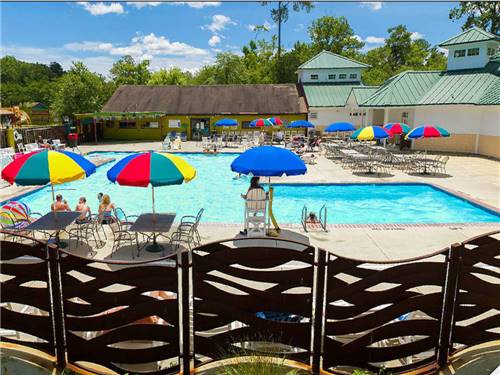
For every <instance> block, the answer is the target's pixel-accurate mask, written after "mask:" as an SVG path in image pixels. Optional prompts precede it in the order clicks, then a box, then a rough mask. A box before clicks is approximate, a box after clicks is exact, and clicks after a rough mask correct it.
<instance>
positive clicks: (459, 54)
mask: <svg viewBox="0 0 500 375" xmlns="http://www.w3.org/2000/svg"><path fill="white" fill-rule="evenodd" d="M464 56H465V50H464V49H457V50H456V51H455V52H454V53H453V57H464Z"/></svg>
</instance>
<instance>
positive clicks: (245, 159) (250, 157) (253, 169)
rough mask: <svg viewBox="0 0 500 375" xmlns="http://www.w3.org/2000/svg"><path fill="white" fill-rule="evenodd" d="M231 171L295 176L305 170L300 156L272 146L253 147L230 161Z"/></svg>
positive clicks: (270, 175) (261, 174)
mask: <svg viewBox="0 0 500 375" xmlns="http://www.w3.org/2000/svg"><path fill="white" fill-rule="evenodd" d="M231 170H232V171H233V172H237V173H242V174H252V175H254V176H266V177H272V176H283V175H287V176H296V175H300V174H305V173H306V172H307V168H306V165H305V164H304V162H303V161H302V159H301V158H300V157H298V156H297V155H296V154H294V153H293V152H292V151H290V150H286V149H284V148H280V147H274V146H260V147H254V148H251V149H250V150H247V151H245V152H244V153H242V154H241V155H240V156H238V157H237V158H236V159H234V160H233V162H232V163H231Z"/></svg>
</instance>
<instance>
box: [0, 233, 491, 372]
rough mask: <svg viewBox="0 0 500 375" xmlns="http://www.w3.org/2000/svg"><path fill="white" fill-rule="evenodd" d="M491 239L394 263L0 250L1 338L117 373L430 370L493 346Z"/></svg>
mask: <svg viewBox="0 0 500 375" xmlns="http://www.w3.org/2000/svg"><path fill="white" fill-rule="evenodd" d="M498 237H499V232H496V233H490V234H486V235H483V236H480V237H477V238H474V239H472V240H469V241H466V242H464V243H462V244H456V245H452V246H450V247H449V248H448V249H445V250H441V251H438V252H436V253H434V254H430V255H428V256H425V257H420V258H414V259H411V260H405V261H398V262H372V261H361V260H353V259H347V258H345V257H342V256H337V255H335V254H333V253H329V252H327V251H324V250H322V249H318V248H314V247H312V246H308V245H304V244H300V243H297V242H292V241H284V240H279V241H277V240H269V239H259V240H255V239H232V240H226V241H221V242H217V243H211V244H207V245H203V246H200V247H198V248H196V249H194V250H193V251H192V252H189V253H187V252H185V253H182V254H179V255H176V256H173V257H166V258H160V259H156V260H154V261H145V262H134V263H133V262H120V261H106V260H103V261H101V260H93V259H87V258H81V257H79V256H76V255H73V254H71V253H69V252H67V251H64V250H61V249H56V248H54V247H49V246H47V245H46V244H43V243H41V242H37V241H35V242H34V244H28V241H29V239H27V238H24V240H23V241H24V242H16V243H14V242H9V241H2V242H1V252H0V255H1V261H2V264H1V277H2V282H1V290H0V291H1V297H2V301H1V303H2V307H1V320H0V327H1V329H2V334H3V335H4V336H3V337H2V340H4V341H8V342H13V343H18V344H21V345H24V346H28V347H32V348H35V349H38V350H42V351H43V352H46V353H48V354H50V355H53V356H55V358H56V361H57V364H58V365H59V366H61V367H62V366H64V365H65V364H66V362H67V361H68V362H71V363H76V364H78V365H80V366H81V367H87V368H91V369H93V370H94V371H95V369H96V366H104V367H105V368H109V369H111V370H114V371H116V372H118V373H127V372H128V373H148V374H171V373H176V372H178V371H182V372H183V373H189V372H190V370H192V369H193V368H196V367H199V366H200V365H203V364H207V363H209V362H211V361H215V360H218V359H221V358H227V357H229V356H231V355H239V354H240V353H246V354H249V353H257V354H262V353H269V352H272V353H274V354H275V355H277V356H280V357H287V358H289V359H293V360H296V361H299V362H302V363H304V364H306V365H309V366H310V367H311V371H312V372H313V373H318V372H319V371H320V370H321V369H323V370H326V371H331V372H335V370H337V369H339V368H342V367H344V366H356V367H362V368H368V369H372V370H377V369H379V368H381V367H384V368H386V369H388V370H389V371H390V372H392V373H396V372H404V371H406V370H415V369H422V368H426V369H429V368H433V367H437V366H440V365H443V364H445V363H446V361H447V359H448V357H449V355H450V354H451V353H452V352H454V351H456V350H457V349H460V348H463V347H464V346H470V345H474V344H477V343H481V342H485V341H489V340H495V339H499V338H500V300H499V298H498V296H499V295H500V272H499V269H500V240H499V239H498Z"/></svg>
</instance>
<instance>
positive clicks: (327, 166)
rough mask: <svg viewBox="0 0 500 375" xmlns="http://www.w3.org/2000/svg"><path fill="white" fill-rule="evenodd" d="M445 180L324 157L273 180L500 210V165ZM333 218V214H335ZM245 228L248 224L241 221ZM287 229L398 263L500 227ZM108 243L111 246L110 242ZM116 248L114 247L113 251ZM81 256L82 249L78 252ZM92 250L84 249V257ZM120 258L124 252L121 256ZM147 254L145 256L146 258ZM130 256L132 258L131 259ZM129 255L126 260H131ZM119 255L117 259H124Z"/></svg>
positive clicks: (204, 231)
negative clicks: (437, 196)
mask: <svg viewBox="0 0 500 375" xmlns="http://www.w3.org/2000/svg"><path fill="white" fill-rule="evenodd" d="M160 149H161V143H160V142H140V143H139V142H138V143H125V142H123V143H102V144H99V145H82V146H80V150H81V151H82V152H83V153H89V152H93V151H129V152H130V151H146V150H160ZM180 151H181V152H199V151H201V149H200V147H199V145H198V144H197V143H196V142H184V143H183V144H182V150H180ZM224 151H225V152H241V151H242V149H226V150H224ZM446 169H447V172H448V175H446V176H432V175H431V176H420V175H408V174H405V173H403V172H401V171H395V172H393V173H394V175H392V176H385V177H377V176H376V175H374V176H366V175H353V174H352V173H351V171H349V170H345V169H342V168H341V167H340V165H339V164H336V163H334V162H332V161H331V160H328V159H326V158H325V157H323V156H320V157H319V160H318V163H317V164H315V165H308V172H307V174H306V175H304V176H294V177H283V178H273V182H284V183H381V182H383V183H426V184H432V185H435V186H437V187H439V188H442V189H444V190H449V191H451V192H453V193H454V194H457V195H459V196H463V197H465V198H467V199H469V200H472V201H475V202H476V203H479V204H482V205H484V206H486V207H489V208H490V209H493V210H495V211H498V210H499V208H500V162H499V161H495V160H490V159H486V158H482V157H475V156H451V157H450V160H449V162H448V164H447V167H446ZM26 191H27V190H26V188H22V187H16V186H2V187H0V201H4V200H6V199H10V198H11V197H13V196H17V195H19V194H22V193H24V192H26ZM330 214H332V213H330ZM242 222H243V218H242ZM283 228H286V229H288V230H291V231H293V232H298V233H301V234H303V235H307V237H308V238H309V241H310V243H311V244H313V245H316V246H320V247H322V248H324V249H326V250H329V251H331V252H334V253H337V254H339V255H346V256H349V257H354V258H359V259H366V260H398V259H406V258H411V257H415V256H419V255H424V254H427V253H431V252H434V251H435V250H438V249H441V248H443V247H446V246H449V245H450V244H451V243H454V242H461V241H464V240H465V239H467V238H470V237H473V236H476V235H479V234H482V233H486V232H490V231H493V230H499V229H500V225H499V224H496V223H477V224H475V223H468V224H450V225H419V224H414V225H370V224H366V225H330V226H329V227H328V229H329V231H328V232H327V233H325V232H318V231H315V232H309V233H307V234H306V233H305V232H304V231H303V229H302V227H301V226H297V225H291V226H287V225H283ZM240 229H241V225H236V224H222V225H221V224H211V223H204V224H202V225H200V233H201V237H202V240H203V242H210V241H215V240H219V239H225V238H232V237H234V236H235V235H237V234H238V232H239V230H240ZM108 242H109V241H108ZM110 245H111V244H109V247H110ZM124 250H125V249H124ZM78 252H80V249H79V250H78ZM86 252H88V249H87V250H85V249H81V254H82V255H85V253H86ZM109 252H110V248H108V245H106V247H104V248H103V249H101V250H99V251H98V252H97V254H93V255H94V256H95V257H96V258H101V259H102V258H108V257H109ZM120 253H121V251H120ZM144 253H145V252H143V253H142V254H144ZM127 254H128V255H127ZM129 254H130V251H124V252H123V256H124V257H127V256H128V259H130V255H129ZM120 255H121V254H116V255H115V256H114V257H113V258H114V259H115V257H116V258H121V259H124V258H122V257H121V256H120ZM152 256H154V255H152V254H147V253H146V254H144V255H141V259H144V258H146V257H152Z"/></svg>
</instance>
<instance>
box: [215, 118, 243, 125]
mask: <svg viewBox="0 0 500 375" xmlns="http://www.w3.org/2000/svg"><path fill="white" fill-rule="evenodd" d="M215 126H238V121H236V120H234V119H232V118H223V119H222V120H219V121H217V122H216V123H215Z"/></svg>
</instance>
